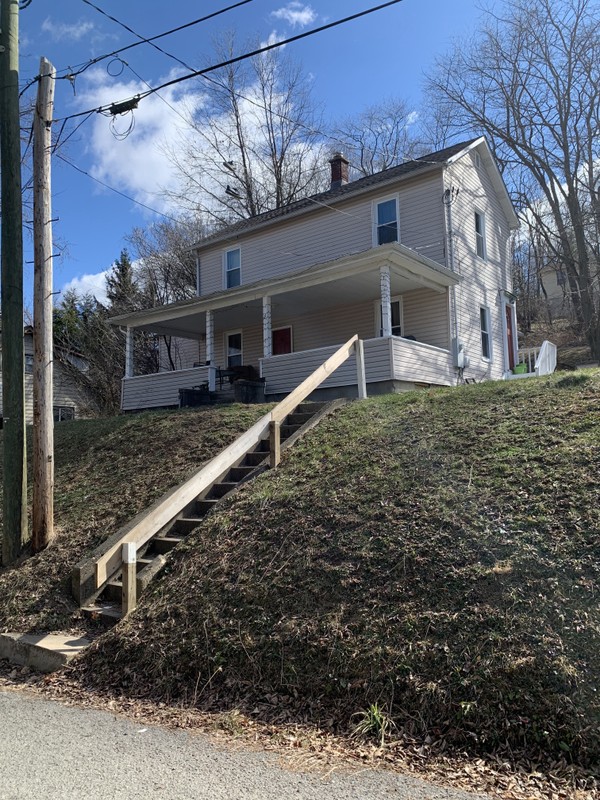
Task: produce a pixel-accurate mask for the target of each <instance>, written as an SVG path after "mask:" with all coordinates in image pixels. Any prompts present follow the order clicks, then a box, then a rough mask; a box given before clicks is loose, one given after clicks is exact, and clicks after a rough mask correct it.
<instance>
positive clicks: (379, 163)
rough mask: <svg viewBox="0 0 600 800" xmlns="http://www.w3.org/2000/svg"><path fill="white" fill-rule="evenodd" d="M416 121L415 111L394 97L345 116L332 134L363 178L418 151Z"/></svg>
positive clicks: (419, 152) (414, 154)
mask: <svg viewBox="0 0 600 800" xmlns="http://www.w3.org/2000/svg"><path fill="white" fill-rule="evenodd" d="M417 121H418V114H417V113H416V112H415V111H412V110H410V108H409V106H408V105H407V104H406V103H405V102H404V100H401V99H399V98H393V99H389V100H385V101H384V102H382V103H379V104H378V105H373V106H370V107H369V108H367V109H365V110H364V111H362V112H361V113H359V114H358V115H356V116H353V117H346V119H344V120H342V121H341V122H340V123H338V124H337V125H336V126H335V129H334V131H333V135H334V136H335V137H336V138H337V139H339V141H340V146H341V149H342V150H343V152H344V154H345V155H346V156H347V158H348V160H349V161H350V163H351V166H352V168H353V170H354V171H355V172H356V173H357V174H358V175H359V176H360V177H362V176H364V175H373V173H375V172H380V171H381V170H384V169H388V168H389V167H393V166H396V164H400V163H401V162H402V161H406V160H407V159H409V158H414V157H415V156H417V155H420V154H421V152H422V150H423V147H424V143H423V140H422V136H421V134H420V132H419V129H418V125H417Z"/></svg>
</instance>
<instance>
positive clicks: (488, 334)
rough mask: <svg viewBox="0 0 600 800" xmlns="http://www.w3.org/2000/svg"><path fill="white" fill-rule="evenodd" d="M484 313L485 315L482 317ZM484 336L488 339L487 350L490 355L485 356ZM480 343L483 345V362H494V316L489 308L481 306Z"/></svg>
mask: <svg viewBox="0 0 600 800" xmlns="http://www.w3.org/2000/svg"><path fill="white" fill-rule="evenodd" d="M482 312H483V315H482ZM484 317H485V322H486V326H487V327H486V328H484V327H483V324H482V323H483V321H484ZM484 336H485V337H487V349H488V355H487V356H486V355H485V352H484V344H483V342H484ZM479 341H480V343H481V358H482V360H483V361H487V362H491V361H492V352H493V351H492V315H491V313H490V308H489V306H484V305H480V306H479Z"/></svg>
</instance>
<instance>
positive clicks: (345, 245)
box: [200, 172, 445, 296]
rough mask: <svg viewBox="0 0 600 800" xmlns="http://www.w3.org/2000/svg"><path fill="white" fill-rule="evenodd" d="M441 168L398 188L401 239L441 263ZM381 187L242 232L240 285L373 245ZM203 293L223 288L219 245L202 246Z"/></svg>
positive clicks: (222, 269) (359, 251) (222, 263)
mask: <svg viewBox="0 0 600 800" xmlns="http://www.w3.org/2000/svg"><path fill="white" fill-rule="evenodd" d="M442 190H443V182H442V175H441V172H437V173H435V174H433V175H430V176H421V178H420V179H419V180H411V181H406V183H405V184H403V185H402V187H401V188H400V189H399V190H398V191H397V192H396V195H397V197H398V219H399V220H400V223H401V224H400V242H401V243H402V244H404V245H406V246H407V247H411V248H413V249H414V250H416V251H417V252H418V253H420V254H421V255H424V256H427V257H428V258H431V259H433V260H434V261H437V262H438V263H440V264H445V254H444V220H443V204H442V202H441V200H440V197H441V196H442ZM381 197H385V195H383V194H382V190H381V188H379V190H378V191H376V190H374V191H373V192H369V193H367V194H366V195H363V196H361V197H359V198H354V199H349V200H347V201H345V202H341V203H337V204H336V206H335V208H331V209H330V208H321V207H318V206H315V209H314V211H311V212H309V213H305V214H301V215H299V216H298V217H296V218H293V219H286V218H285V217H283V218H282V219H280V220H278V221H277V223H276V224H273V225H268V226H266V227H265V228H264V229H262V230H257V231H253V232H252V231H250V232H248V233H247V234H240V238H241V237H242V236H243V248H242V249H243V257H242V261H243V265H242V269H243V284H244V285H248V284H251V283H254V282H256V281H260V280H268V279H269V278H274V277H278V276H280V275H285V274H287V273H290V272H296V271H298V270H301V269H306V268H308V267H311V266H314V265H315V264H322V263H325V262H327V261H332V260H334V259H336V258H341V257H342V256H346V255H349V254H351V253H362V252H366V251H367V250H370V249H371V248H372V247H373V202H374V201H378V200H379V199H380V198H381ZM200 257H201V259H202V295H203V296H206V295H208V294H211V293H212V292H218V291H221V290H222V289H223V285H224V283H223V274H224V260H223V259H224V255H223V246H222V243H215V245H214V246H212V247H210V246H207V248H206V250H202V252H201V254H200Z"/></svg>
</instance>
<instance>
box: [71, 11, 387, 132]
mask: <svg viewBox="0 0 600 800" xmlns="http://www.w3.org/2000/svg"><path fill="white" fill-rule="evenodd" d="M401 2H402V0H388V2H387V3H382V4H380V5H378V6H372V7H371V8H368V9H365V10H364V11H359V12H357V13H356V14H351V15H350V16H348V17H344V18H342V19H338V20H335V21H334V22H328V23H327V24H326V25H321V26H320V27H318V28H312V29H311V30H310V31H304V33H298V34H296V35H295V36H290V37H289V38H288V39H282V40H280V41H278V42H273V43H272V44H268V45H265V46H264V47H259V48H257V49H256V50H252V51H251V52H249V53H244V54H243V55H241V56H235V57H234V58H230V59H227V60H226V61H222V62H221V63H219V64H214V65H213V66H211V67H206V68H204V69H200V70H194V71H193V72H191V73H190V74H189V75H181V76H180V77H178V78H173V79H171V80H170V81H166V82H165V83H163V84H161V85H160V86H157V87H156V88H154V89H148V90H147V91H145V92H142V93H141V94H138V95H135V97H131V98H128V101H136V102H139V101H140V100H143V99H144V98H146V97H148V96H150V95H151V94H155V93H156V92H158V91H160V90H161V89H166V88H168V87H169V86H175V85H177V84H179V83H183V82H184V81H188V80H190V79H191V78H198V77H201V76H204V75H206V74H207V73H209V72H214V71H215V70H218V69H222V68H223V67H227V66H229V65H231V64H237V63H239V62H240V61H244V60H246V59H248V58H253V57H254V56H257V55H260V54H261V53H267V52H269V51H270V50H275V49H276V48H279V47H283V46H284V45H287V44H291V43H292V42H297V41H300V40H301V39H306V38H307V37H309V36H314V35H315V34H316V33H322V32H323V31H326V30H329V29H330V28H335V27H337V26H339V25H343V24H345V23H347V22H351V21H353V20H355V19H359V18H361V17H364V16H367V15H368V14H373V13H374V12H375V11H381V10H382V9H384V8H388V7H389V6H394V5H397V4H398V3H401ZM123 102H127V101H123ZM120 105H121V103H108V104H106V105H103V106H99V107H97V108H92V109H88V110H87V111H79V112H78V113H76V114H69V115H68V116H66V117H62V118H60V119H58V120H56V122H62V120H63V119H75V118H76V117H82V116H84V115H86V114H89V113H90V112H92V113H93V112H96V113H103V112H106V111H110V110H111V108H113V109H114V108H115V107H118V106H120ZM111 113H114V112H111ZM117 113H118V112H117Z"/></svg>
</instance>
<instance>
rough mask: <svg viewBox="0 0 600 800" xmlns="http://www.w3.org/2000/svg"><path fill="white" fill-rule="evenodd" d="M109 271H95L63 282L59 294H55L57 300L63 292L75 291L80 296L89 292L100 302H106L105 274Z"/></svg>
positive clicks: (59, 299) (60, 298)
mask: <svg viewBox="0 0 600 800" xmlns="http://www.w3.org/2000/svg"><path fill="white" fill-rule="evenodd" d="M111 269H112V267H111ZM109 272H110V270H108V269H106V270H104V272H95V273H90V274H85V275H79V276H77V277H76V278H72V279H71V280H70V281H69V282H68V283H65V285H64V286H63V287H62V289H61V290H60V294H57V295H56V300H57V302H58V303H60V302H61V300H62V298H63V297H64V295H65V292H68V291H75V292H77V294H78V295H79V296H80V297H81V296H82V295H84V294H91V295H93V296H94V297H95V298H96V299H97V300H98V301H99V302H100V303H106V302H107V297H106V276H107V275H108V273H109Z"/></svg>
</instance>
